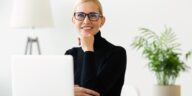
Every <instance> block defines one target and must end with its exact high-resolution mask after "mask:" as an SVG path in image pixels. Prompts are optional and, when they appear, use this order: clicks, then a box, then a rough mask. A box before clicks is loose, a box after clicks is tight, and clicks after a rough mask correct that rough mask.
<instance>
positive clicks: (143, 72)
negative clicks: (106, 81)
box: [0, 0, 192, 96]
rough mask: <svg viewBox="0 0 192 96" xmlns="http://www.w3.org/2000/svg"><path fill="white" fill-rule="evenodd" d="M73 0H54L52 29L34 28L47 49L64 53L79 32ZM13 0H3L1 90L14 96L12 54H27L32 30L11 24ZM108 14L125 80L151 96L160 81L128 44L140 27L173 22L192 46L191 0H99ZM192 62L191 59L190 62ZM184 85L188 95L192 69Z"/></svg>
mask: <svg viewBox="0 0 192 96" xmlns="http://www.w3.org/2000/svg"><path fill="white" fill-rule="evenodd" d="M74 1H75V0H51V2H52V3H51V4H52V7H53V16H54V21H55V28H54V29H46V30H45V29H41V30H38V29H37V30H36V31H35V33H36V34H37V35H38V37H39V39H40V44H41V49H42V53H43V54H46V55H47V54H48V55H49V54H55V55H62V54H64V52H65V51H66V50H67V49H69V48H71V47H72V46H76V45H77V44H76V38H75V37H76V35H77V34H76V32H75V29H74V28H73V25H72V23H71V16H72V5H73V3H74ZM11 3H12V0H0V44H1V46H0V96H11V78H10V57H11V55H13V54H24V47H25V43H26V37H27V36H28V34H29V31H30V30H15V29H11V28H10V27H9V16H10V13H11V7H12V6H11ZM101 3H102V4H103V7H104V14H105V15H106V18H107V20H106V24H105V26H103V28H102V29H101V30H102V35H103V37H105V38H107V39H108V40H109V41H111V42H112V43H114V44H117V45H121V46H123V47H125V48H126V50H127V72H126V81H125V83H126V84H129V85H134V86H136V87H138V89H139V90H140V94H141V96H151V92H152V86H153V85H154V84H155V83H156V81H155V77H154V75H153V74H152V73H151V72H149V70H148V68H147V66H146V62H147V61H146V59H144V58H143V57H142V56H141V55H140V53H139V52H137V51H136V50H134V49H132V48H131V47H130V44H131V42H132V40H133V39H134V37H135V36H136V35H138V34H139V32H138V28H139V27H148V28H151V29H153V30H154V31H157V32H160V31H163V28H164V25H167V26H168V27H172V28H173V30H174V31H175V32H176V34H177V35H178V38H179V41H180V42H181V43H182V48H183V49H184V51H187V50H189V49H192V44H191V43H190V41H192V38H190V37H191V36H192V35H191V32H192V29H191V25H192V18H191V17H192V11H191V9H192V1H191V0H112V1H109V0H101ZM188 63H189V64H192V60H190V61H189V62H188ZM177 83H178V84H180V85H181V86H182V96H190V95H191V92H190V89H192V86H191V85H192V73H191V71H189V72H186V73H184V74H182V75H181V78H179V79H178V81H177Z"/></svg>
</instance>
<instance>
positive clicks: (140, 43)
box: [131, 27, 191, 96]
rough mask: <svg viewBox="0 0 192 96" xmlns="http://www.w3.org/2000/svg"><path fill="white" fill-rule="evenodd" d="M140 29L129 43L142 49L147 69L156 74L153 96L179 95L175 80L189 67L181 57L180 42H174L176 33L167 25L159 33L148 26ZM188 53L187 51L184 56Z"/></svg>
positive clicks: (178, 87) (187, 55)
mask: <svg viewBox="0 0 192 96" xmlns="http://www.w3.org/2000/svg"><path fill="white" fill-rule="evenodd" d="M140 31H141V35H140V36H137V37H136V38H135V40H134V41H133V43H132V44H131V45H132V46H133V48H136V49H141V50H142V54H143V55H144V56H145V57H146V58H147V59H148V60H149V62H148V67H149V69H150V70H151V71H152V72H154V74H155V76H156V80H157V83H158V84H157V86H155V88H154V93H155V94H153V96H180V86H179V85H175V81H176V79H177V77H178V76H179V75H180V73H181V72H183V71H186V70H187V69H188V68H189V67H188V66H187V65H186V64H185V63H184V61H183V60H182V59H181V55H182V54H181V53H180V49H179V46H180V45H181V44H180V43H178V42H176V40H177V38H176V35H175V34H174V32H172V30H171V28H167V27H165V31H164V32H162V33H161V34H160V35H158V34H157V33H155V32H154V31H152V30H150V29H148V28H141V29H140ZM190 54H191V52H188V53H187V54H186V58H188V57H189V55H190ZM173 91H175V92H173Z"/></svg>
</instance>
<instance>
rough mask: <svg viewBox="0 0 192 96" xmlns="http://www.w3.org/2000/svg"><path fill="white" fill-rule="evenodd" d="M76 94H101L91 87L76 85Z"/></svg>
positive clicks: (80, 95) (96, 95) (85, 95)
mask: <svg viewBox="0 0 192 96" xmlns="http://www.w3.org/2000/svg"><path fill="white" fill-rule="evenodd" d="M74 88H75V96H100V94H99V93H98V92H96V91H93V90H91V89H87V88H83V87H80V86H78V85H75V87H74Z"/></svg>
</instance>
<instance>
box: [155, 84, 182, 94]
mask: <svg viewBox="0 0 192 96" xmlns="http://www.w3.org/2000/svg"><path fill="white" fill-rule="evenodd" d="M180 94H181V88H180V86H179V85H169V86H163V85H156V86H154V88H153V95H152V96H181V95H180Z"/></svg>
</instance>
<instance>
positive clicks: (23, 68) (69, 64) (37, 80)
mask: <svg viewBox="0 0 192 96" xmlns="http://www.w3.org/2000/svg"><path fill="white" fill-rule="evenodd" d="M73 85H74V80H73V59H72V57H71V56H66V55H63V56H58V55H54V56H53V55H22V56H21V55H19V56H13V57H12V96H74V89H73V88H74V86H73Z"/></svg>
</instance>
